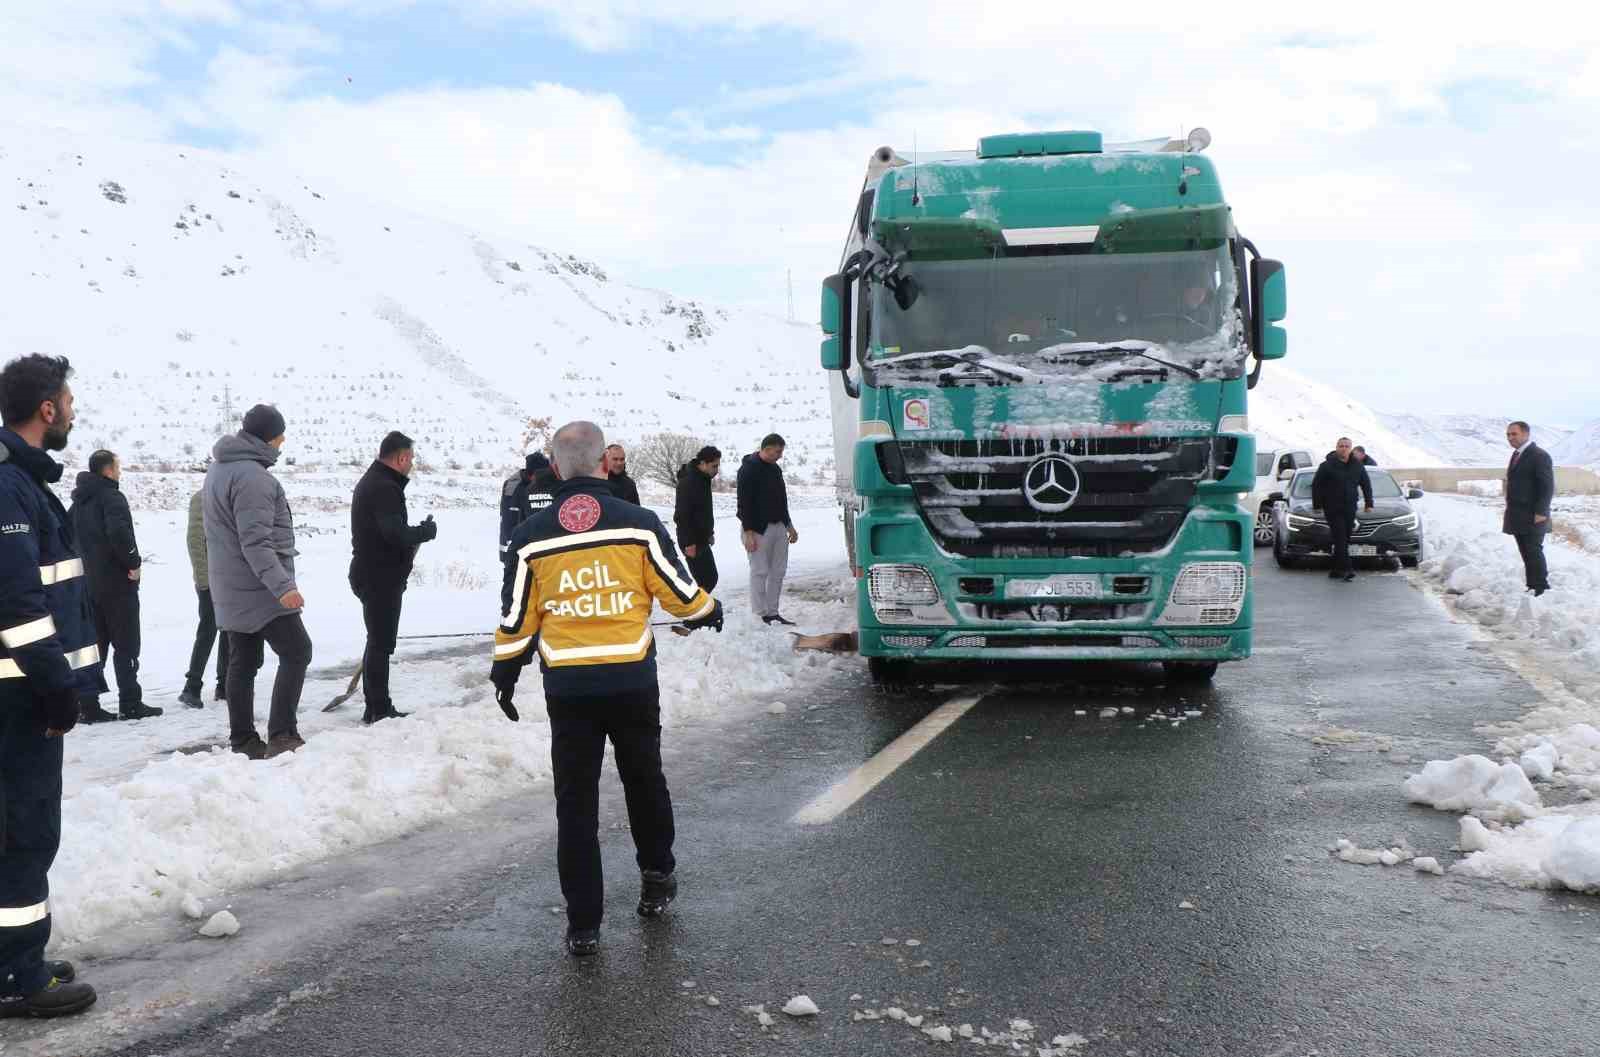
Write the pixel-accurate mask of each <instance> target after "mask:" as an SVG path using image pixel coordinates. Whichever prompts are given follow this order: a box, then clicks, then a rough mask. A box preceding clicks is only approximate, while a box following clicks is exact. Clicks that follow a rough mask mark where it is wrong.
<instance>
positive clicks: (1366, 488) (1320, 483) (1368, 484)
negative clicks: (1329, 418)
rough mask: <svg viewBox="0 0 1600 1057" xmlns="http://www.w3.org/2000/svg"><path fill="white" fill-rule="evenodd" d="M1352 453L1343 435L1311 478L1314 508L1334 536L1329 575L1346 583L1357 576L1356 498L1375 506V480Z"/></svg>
mask: <svg viewBox="0 0 1600 1057" xmlns="http://www.w3.org/2000/svg"><path fill="white" fill-rule="evenodd" d="M1350 452H1351V446H1350V438H1349V437H1340V438H1339V443H1338V445H1337V446H1335V447H1334V449H1333V451H1331V452H1329V453H1328V457H1327V458H1326V459H1324V460H1323V462H1322V465H1321V466H1318V467H1317V475H1316V476H1315V477H1313V478H1312V479H1311V508H1312V509H1313V510H1320V511H1322V514H1323V516H1324V517H1325V518H1327V520H1328V533H1329V535H1330V536H1332V537H1333V569H1332V570H1331V571H1330V572H1329V573H1328V578H1329V579H1331V580H1343V581H1345V582H1346V583H1348V582H1350V581H1351V580H1354V579H1355V578H1356V572H1355V569H1354V568H1353V567H1352V566H1351V564H1350V533H1351V532H1353V531H1354V530H1355V527H1356V501H1357V498H1358V497H1360V498H1365V500H1366V507H1367V509H1368V510H1371V509H1372V480H1371V478H1369V477H1368V476H1367V468H1366V467H1365V466H1363V465H1362V464H1361V463H1360V462H1358V461H1356V460H1355V459H1354V458H1352V457H1351V454H1350Z"/></svg>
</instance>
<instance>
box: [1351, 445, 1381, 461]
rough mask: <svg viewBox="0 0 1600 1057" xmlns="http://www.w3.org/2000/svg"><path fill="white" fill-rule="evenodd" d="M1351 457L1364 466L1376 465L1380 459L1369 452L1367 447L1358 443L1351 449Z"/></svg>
mask: <svg viewBox="0 0 1600 1057" xmlns="http://www.w3.org/2000/svg"><path fill="white" fill-rule="evenodd" d="M1350 457H1351V458H1352V459H1354V460H1355V461H1356V462H1359V463H1360V464H1361V465H1363V466H1376V465H1378V460H1377V459H1374V458H1373V457H1372V456H1370V455H1368V454H1367V449H1365V448H1363V447H1362V446H1361V445H1359V444H1357V445H1356V446H1355V447H1353V448H1351V449H1350Z"/></svg>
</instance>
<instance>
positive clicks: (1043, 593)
mask: <svg viewBox="0 0 1600 1057" xmlns="http://www.w3.org/2000/svg"><path fill="white" fill-rule="evenodd" d="M1006 597H1007V598H1099V597H1100V581H1099V580H1098V579H1096V578H1095V577H1093V576H1047V577H1045V578H1044V579H1042V580H1007V581H1006Z"/></svg>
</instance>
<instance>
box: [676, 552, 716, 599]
mask: <svg viewBox="0 0 1600 1057" xmlns="http://www.w3.org/2000/svg"><path fill="white" fill-rule="evenodd" d="M694 550H695V554H694V557H693V558H691V557H689V556H688V555H687V554H686V555H684V561H686V562H687V563H688V565H689V575H690V576H692V577H694V582H695V583H697V584H699V585H700V587H701V588H702V589H703V590H705V591H707V592H708V593H709V592H711V591H715V590H716V589H717V556H716V555H715V554H712V553H711V544H709V543H702V544H700V545H699V546H697V547H696V548H695V549H694Z"/></svg>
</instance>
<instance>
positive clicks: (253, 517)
mask: <svg viewBox="0 0 1600 1057" xmlns="http://www.w3.org/2000/svg"><path fill="white" fill-rule="evenodd" d="M283 439H284V421H283V416H282V415H281V414H279V413H278V409H277V408H275V407H271V406H270V405H267V404H257V405H256V406H255V407H252V408H251V409H250V410H249V411H247V412H246V413H245V416H244V428H243V429H241V430H240V431H239V432H238V433H236V434H234V435H233V436H231V437H223V438H222V439H221V440H219V441H217V443H216V446H215V447H214V448H212V450H211V455H212V459H213V460H214V461H213V462H212V464H211V468H210V469H209V470H207V471H206V483H205V499H204V500H203V501H202V504H201V505H202V507H203V513H204V519H205V530H206V567H207V572H208V573H209V575H210V579H211V601H212V604H213V606H214V607H215V609H216V612H217V627H219V628H221V629H222V630H223V632H224V633H226V634H227V636H228V678H227V696H228V726H229V732H228V740H229V741H230V742H231V743H232V744H233V751H235V752H238V753H242V754H244V755H245V756H248V757H250V758H251V759H252V760H259V759H263V758H268V759H270V758H271V757H273V756H277V755H278V754H279V753H284V752H293V751H294V750H295V749H298V748H299V747H300V746H302V745H304V744H305V742H304V741H303V740H302V739H301V737H300V732H299V730H298V729H297V724H296V718H295V715H296V712H297V711H298V710H299V707H300V691H301V689H302V688H303V687H304V686H305V680H306V669H307V668H309V667H310V666H311V636H310V635H308V634H306V626H305V622H304V620H302V619H301V616H300V611H301V610H302V609H303V608H304V607H305V604H306V603H305V599H304V598H303V597H302V596H301V594H300V589H299V588H298V587H297V586H296V584H295V578H294V556H295V553H296V552H295V546H294V518H293V515H291V514H290V512H289V500H288V497H287V496H285V495H284V492H283V485H281V484H279V483H278V479H277V478H276V477H274V476H273V475H272V473H271V472H270V471H269V467H271V466H272V464H273V463H275V462H277V461H278V451H279V449H281V448H282V447H283ZM265 646H271V647H272V652H273V653H275V654H277V655H278V676H277V678H276V679H275V680H274V681H273V684H272V713H271V716H270V717H269V719H268V721H267V740H266V742H262V740H261V736H260V735H259V734H257V733H256V719H255V697H256V672H257V671H259V670H260V668H261V662H262V659H263V657H264V647H265Z"/></svg>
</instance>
